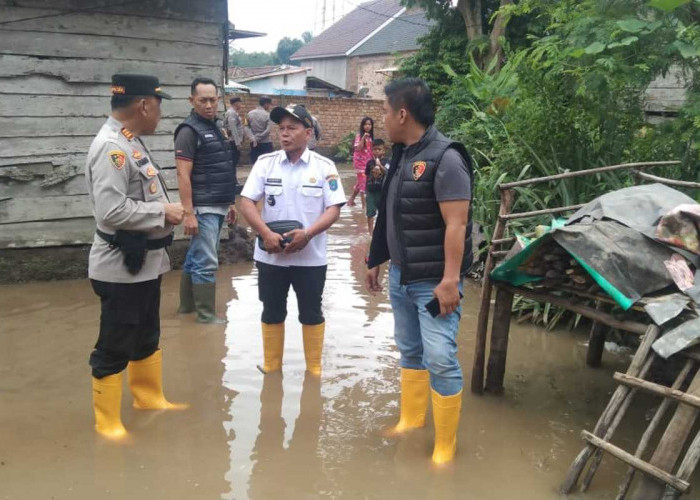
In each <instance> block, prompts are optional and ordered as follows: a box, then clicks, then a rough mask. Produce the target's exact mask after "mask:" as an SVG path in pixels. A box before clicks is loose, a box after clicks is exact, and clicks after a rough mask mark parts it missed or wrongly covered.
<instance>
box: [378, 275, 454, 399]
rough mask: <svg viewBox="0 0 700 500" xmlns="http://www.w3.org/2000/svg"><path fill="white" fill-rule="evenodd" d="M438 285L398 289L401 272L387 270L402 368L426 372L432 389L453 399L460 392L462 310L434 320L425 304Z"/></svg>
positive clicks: (403, 286) (401, 287)
mask: <svg viewBox="0 0 700 500" xmlns="http://www.w3.org/2000/svg"><path fill="white" fill-rule="evenodd" d="M439 283H440V281H439V280H432V281H421V282H418V283H411V284H409V285H401V270H400V269H399V268H398V267H396V266H393V265H392V266H391V267H390V268H389V297H390V299H391V307H392V309H393V311H394V338H395V340H396V345H397V346H398V348H399V351H400V352H401V367H402V368H409V369H412V370H425V369H427V370H428V371H429V372H430V385H431V387H432V388H433V389H434V390H435V391H436V392H437V393H438V394H440V395H442V396H452V395H453V394H457V393H458V392H459V391H461V390H462V368H461V367H460V366H459V361H457V331H458V329H459V319H460V317H461V315H462V306H461V304H460V305H459V306H458V307H457V310H456V311H455V312H453V313H452V314H450V315H448V316H445V317H442V316H437V317H435V318H433V317H432V316H431V315H430V313H429V312H428V311H427V310H426V309H425V304H427V303H428V302H430V301H431V300H432V299H433V297H434V296H433V290H435V287H436V286H437V285H438V284H439ZM459 291H460V292H461V291H462V283H460V284H459Z"/></svg>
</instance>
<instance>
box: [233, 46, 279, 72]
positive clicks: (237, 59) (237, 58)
mask: <svg viewBox="0 0 700 500" xmlns="http://www.w3.org/2000/svg"><path fill="white" fill-rule="evenodd" d="M228 61H229V66H231V67H233V66H238V67H239V68H256V67H258V66H271V65H273V64H277V56H276V55H275V53H274V52H245V51H243V50H242V49H232V50H231V51H230V52H229V56H228Z"/></svg>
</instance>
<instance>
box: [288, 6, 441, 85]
mask: <svg viewBox="0 0 700 500" xmlns="http://www.w3.org/2000/svg"><path fill="white" fill-rule="evenodd" d="M432 25H433V21H430V20H428V19H427V18H426V17H425V13H424V12H423V11H422V10H420V9H406V8H405V7H403V6H401V4H400V2H399V0H371V1H368V2H365V3H362V4H360V5H358V6H357V7H356V8H355V10H353V11H351V12H350V13H348V14H347V15H346V16H344V17H343V18H342V19H340V21H338V22H337V23H335V24H333V25H332V26H330V27H329V28H328V29H326V30H325V31H323V32H322V33H320V34H319V35H318V36H316V37H314V38H313V39H312V40H311V41H310V42H309V43H308V44H306V45H304V46H303V47H302V48H300V49H299V50H298V51H297V52H295V53H294V54H293V55H292V57H291V60H292V61H293V62H294V63H295V64H299V65H301V66H303V67H306V68H310V71H309V73H308V75H309V76H313V77H316V78H320V79H322V80H325V81H328V82H330V83H332V84H334V85H337V86H338V87H341V88H343V89H346V90H348V91H351V92H355V93H359V94H360V95H366V96H369V97H375V98H381V97H382V90H383V87H384V85H385V84H386V83H387V82H388V81H389V80H390V79H391V77H392V75H394V74H396V71H397V67H398V64H399V61H400V60H401V58H403V57H406V56H408V55H410V54H413V53H414V52H415V51H416V50H418V48H419V39H420V38H421V37H422V36H424V35H426V34H427V33H428V31H430V28H431V27H432Z"/></svg>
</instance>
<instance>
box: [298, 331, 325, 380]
mask: <svg viewBox="0 0 700 500" xmlns="http://www.w3.org/2000/svg"><path fill="white" fill-rule="evenodd" d="M301 330H302V333H303V336H304V358H306V370H307V371H308V372H309V373H310V374H312V375H316V376H317V377H320V376H321V353H322V352H323V334H324V333H325V331H326V324H325V323H321V324H320V325H301Z"/></svg>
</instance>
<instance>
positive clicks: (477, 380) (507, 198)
mask: <svg viewBox="0 0 700 500" xmlns="http://www.w3.org/2000/svg"><path fill="white" fill-rule="evenodd" d="M514 199H515V193H514V192H513V191H512V190H502V191H501V206H500V208H499V211H498V213H499V216H500V215H506V214H509V213H510V210H511V208H512V207H513V201H514ZM506 224H507V223H506V221H503V220H501V219H500V218H499V219H498V220H497V221H496V226H495V227H494V229H493V236H492V238H493V239H500V238H502V237H503V233H504V231H505V229H506ZM492 252H493V246H492V247H491V248H490V249H489V254H488V257H486V264H485V265H484V284H483V285H482V287H481V306H480V308H479V317H478V319H477V324H476V339H475V342H474V344H475V345H474V364H473V365H472V383H471V386H472V387H471V388H472V392H473V393H474V394H482V393H483V392H484V363H485V361H486V335H487V329H488V323H489V309H490V308H491V271H492V270H493V267H494V258H493V255H492Z"/></svg>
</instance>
